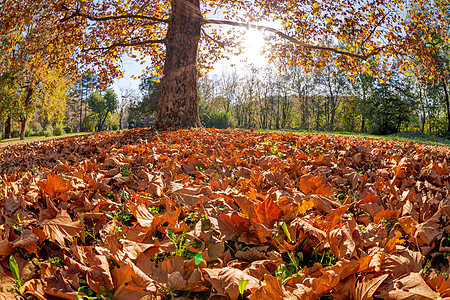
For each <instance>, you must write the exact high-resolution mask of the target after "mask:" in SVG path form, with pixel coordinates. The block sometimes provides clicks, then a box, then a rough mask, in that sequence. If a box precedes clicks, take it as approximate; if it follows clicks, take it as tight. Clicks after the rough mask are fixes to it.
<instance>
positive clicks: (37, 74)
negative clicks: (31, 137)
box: [0, 0, 76, 139]
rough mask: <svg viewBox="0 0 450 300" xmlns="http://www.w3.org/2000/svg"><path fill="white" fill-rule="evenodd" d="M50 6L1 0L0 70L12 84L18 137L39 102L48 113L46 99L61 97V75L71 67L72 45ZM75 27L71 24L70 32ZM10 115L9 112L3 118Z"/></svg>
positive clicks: (23, 131) (62, 95) (31, 2)
mask: <svg viewBox="0 0 450 300" xmlns="http://www.w3.org/2000/svg"><path fill="white" fill-rule="evenodd" d="M53 8H54V5H53V4H50V3H44V2H43V1H30V2H29V3H26V5H24V3H22V2H17V1H9V0H6V1H3V3H2V14H1V15H0V25H1V26H0V41H2V48H1V51H0V62H1V64H0V65H1V66H0V74H1V75H2V76H3V78H5V79H6V77H9V78H8V79H7V81H9V82H13V83H14V84H16V88H15V89H14V96H12V97H10V100H11V101H12V105H10V106H9V107H10V108H13V109H14V114H15V117H16V119H17V121H18V122H19V123H20V138H21V139H23V138H24V136H25V128H26V124H27V122H28V121H29V119H30V117H31V116H32V115H33V113H34V111H35V109H36V108H37V107H38V106H39V105H44V106H47V107H46V109H47V110H48V111H49V113H52V111H53V110H52V109H51V107H50V106H48V104H49V102H48V101H52V98H53V100H54V98H55V97H54V96H55V95H58V96H57V98H58V100H59V101H61V100H64V99H63V98H64V92H62V90H64V89H65V86H66V83H67V81H66V80H65V79H64V78H65V75H66V74H67V73H68V72H70V71H73V70H74V69H73V68H75V65H74V64H72V63H71V62H72V61H73V60H72V58H73V57H72V54H73V50H74V48H73V45H72V44H70V43H66V42H65V41H64V37H65V36H64V33H63V31H62V30H60V29H61V28H59V27H58V26H57V24H58V22H57V21H58V20H59V18H58V17H57V16H56V15H55V14H53V13H51V12H50V11H52V10H53ZM75 31H76V29H75V28H73V30H72V32H71V33H70V34H71V35H73V34H75ZM67 34H69V33H67ZM61 81H63V82H64V83H63V84H62V85H61V84H60V83H61ZM53 102H54V101H53ZM60 104H61V105H60V106H59V107H64V105H63V103H62V102H61V103H60ZM10 117H11V118H12V117H13V116H12V114H9V115H8V118H7V120H10Z"/></svg>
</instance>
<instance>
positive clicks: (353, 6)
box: [3, 0, 449, 127]
mask: <svg viewBox="0 0 450 300" xmlns="http://www.w3.org/2000/svg"><path fill="white" fill-rule="evenodd" d="M22 2H23V1H22ZM22 2H21V4H22V5H18V4H17V3H16V1H13V0H7V1H6V4H5V8H6V11H7V14H6V19H4V20H3V22H5V23H6V26H4V27H5V28H6V29H7V30H9V32H12V28H15V27H17V26H18V24H22V23H21V22H24V21H25V22H26V21H28V22H29V21H30V17H28V15H30V13H31V16H36V15H38V14H39V13H41V14H42V11H48V13H45V14H44V16H45V17H42V18H33V21H34V22H41V23H44V24H46V25H48V26H50V27H51V28H53V29H55V32H57V34H55V36H57V37H58V38H59V39H58V38H57V39H54V42H55V44H56V45H59V44H58V42H57V41H59V40H60V39H61V38H62V37H64V43H65V44H66V45H68V46H69V47H71V49H76V50H73V51H69V52H67V53H68V54H70V55H72V56H73V57H74V58H75V60H74V62H75V63H78V64H79V65H81V66H83V68H85V71H89V72H96V73H98V74H99V75H101V76H102V78H103V79H104V81H105V82H106V81H108V80H111V79H113V78H115V77H117V76H120V75H121V70H120V67H121V58H122V57H123V56H124V55H128V56H130V57H132V58H136V59H137V60H140V61H141V62H142V63H148V65H147V70H148V72H150V73H154V74H156V75H162V74H164V78H162V79H161V84H162V85H161V91H162V92H161V94H160V98H159V106H158V114H157V120H156V126H157V127H164V126H175V127H189V126H198V125H200V123H199V119H198V97H197V90H196V79H197V76H198V75H199V74H200V75H201V74H202V73H203V72H204V71H205V70H207V69H208V68H211V66H212V64H213V63H214V62H215V61H217V60H218V59H221V58H223V57H226V56H227V55H229V54H230V53H236V52H239V43H238V42H239V30H240V29H242V28H257V29H259V30H261V31H264V32H266V33H267V36H266V37H267V44H268V48H267V49H266V50H267V51H266V55H267V56H268V57H269V59H270V61H275V60H277V61H281V62H282V66H283V65H284V66H285V65H293V66H299V65H301V66H304V67H305V68H306V69H312V68H313V67H314V66H318V67H321V66H324V65H325V64H328V63H329V62H330V61H333V62H334V63H335V64H336V65H338V66H340V67H342V68H346V69H347V70H349V71H350V74H351V73H354V74H357V73H358V72H359V71H361V70H362V71H364V72H366V73H370V74H373V73H374V72H381V73H383V72H386V73H387V75H388V76H389V71H388V70H389V67H390V65H392V63H393V60H394V58H395V59H397V60H398V67H399V68H402V69H407V68H409V67H411V66H412V63H411V61H410V60H408V59H407V58H408V57H411V56H412V57H414V56H416V55H418V53H421V54H425V55H426V54H427V53H428V52H427V51H425V50H426V45H425V44H424V43H423V41H424V40H425V41H427V40H432V39H434V38H435V37H436V36H439V39H441V40H442V41H444V42H448V41H449V36H448V33H447V32H446V30H445V28H446V25H447V23H448V22H447V16H448V12H449V7H448V5H447V4H446V3H445V2H443V1H438V0H435V1H424V0H415V1H402V0H379V1H369V0H357V1H353V0H352V1H350V0H333V1H331V0H323V1H315V0H304V1H301V2H299V1H294V0H280V1H278V0H277V1H267V0H252V1H250V0H237V1H228V0H227V1H225V0H209V1H207V0H202V1H199V0H171V1H169V0H165V1H164V0H163V1H148V0H133V1H126V2H124V1H121V0H108V1H102V2H101V3H99V2H98V1H96V0H83V1H78V0H67V1H50V0H45V1H41V0H39V1H38V0H28V1H25V3H22ZM14 9H16V10H17V11H13V10H14ZM214 12H220V15H221V16H222V17H221V18H220V19H215V18H214V14H213V13H214ZM8 15H10V16H8ZM5 20H6V21H5ZM262 22H275V23H274V27H275V28H271V27H267V26H261V25H257V24H262ZM19 27H20V26H19ZM419 29H420V31H421V34H420V35H418V34H417V31H418V30H419ZM50 45H53V44H52V43H50ZM49 48H52V47H49ZM369 58H370V60H371V62H369V61H368V59H369ZM146 59H150V61H149V62H144V61H145V60H146ZM424 62H426V60H424ZM379 63H383V64H384V65H386V68H385V69H383V68H381V69H380V68H372V66H373V65H377V64H379ZM429 70H431V71H433V69H432V68H430V69H429ZM388 76H387V77H388Z"/></svg>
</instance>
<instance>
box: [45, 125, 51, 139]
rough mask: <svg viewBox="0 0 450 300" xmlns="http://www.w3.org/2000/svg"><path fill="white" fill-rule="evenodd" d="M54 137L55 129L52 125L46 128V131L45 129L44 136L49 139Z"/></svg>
mask: <svg viewBox="0 0 450 300" xmlns="http://www.w3.org/2000/svg"><path fill="white" fill-rule="evenodd" d="M52 135H53V127H52V125H48V126H46V127H45V129H44V136H45V137H49V136H52Z"/></svg>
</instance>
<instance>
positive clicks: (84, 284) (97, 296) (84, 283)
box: [76, 278, 114, 300]
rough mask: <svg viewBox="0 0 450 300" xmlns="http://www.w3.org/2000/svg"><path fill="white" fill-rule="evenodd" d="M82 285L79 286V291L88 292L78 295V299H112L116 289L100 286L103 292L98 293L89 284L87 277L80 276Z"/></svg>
mask: <svg viewBox="0 0 450 300" xmlns="http://www.w3.org/2000/svg"><path fill="white" fill-rule="evenodd" d="M78 282H79V284H80V287H79V288H78V292H80V293H84V294H86V295H85V296H80V295H78V296H77V297H76V299H77V300H82V299H88V300H105V299H106V300H111V299H112V297H113V295H114V290H110V291H108V292H107V291H106V288H105V287H104V286H100V287H99V289H100V291H102V293H100V294H97V293H96V292H94V291H93V290H92V289H91V287H90V286H89V285H88V284H87V281H86V279H83V278H80V279H79V280H78Z"/></svg>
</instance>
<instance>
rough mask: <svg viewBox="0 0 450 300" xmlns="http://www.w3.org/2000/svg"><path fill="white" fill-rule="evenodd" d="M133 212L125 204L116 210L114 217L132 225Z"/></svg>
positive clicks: (127, 224) (124, 223)
mask: <svg viewBox="0 0 450 300" xmlns="http://www.w3.org/2000/svg"><path fill="white" fill-rule="evenodd" d="M132 218H133V213H132V212H131V211H130V210H128V209H127V208H126V207H125V206H122V207H121V208H120V209H119V210H117V211H115V212H114V215H113V219H114V220H116V221H118V222H120V223H122V224H123V225H126V226H130V225H131V220H132Z"/></svg>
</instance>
